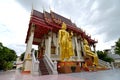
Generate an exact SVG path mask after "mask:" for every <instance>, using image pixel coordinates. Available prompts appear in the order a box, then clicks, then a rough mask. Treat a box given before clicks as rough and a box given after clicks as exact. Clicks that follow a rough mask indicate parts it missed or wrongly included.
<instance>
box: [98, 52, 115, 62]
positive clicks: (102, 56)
mask: <svg viewBox="0 0 120 80" xmlns="http://www.w3.org/2000/svg"><path fill="white" fill-rule="evenodd" d="M97 54H98V57H99V59H101V60H103V61H106V62H110V63H111V62H113V61H114V59H113V58H111V57H109V56H107V53H106V52H103V51H97Z"/></svg>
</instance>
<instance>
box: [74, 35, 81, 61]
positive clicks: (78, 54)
mask: <svg viewBox="0 0 120 80" xmlns="http://www.w3.org/2000/svg"><path fill="white" fill-rule="evenodd" d="M75 44H76V45H75V46H76V51H77V58H78V60H80V52H79V50H78V42H77V37H76V36H75Z"/></svg>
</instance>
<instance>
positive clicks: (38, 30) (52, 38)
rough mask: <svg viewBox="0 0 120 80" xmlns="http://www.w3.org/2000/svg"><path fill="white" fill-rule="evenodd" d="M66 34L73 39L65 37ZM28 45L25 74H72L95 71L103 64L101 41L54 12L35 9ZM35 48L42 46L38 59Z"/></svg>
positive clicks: (28, 34) (28, 33) (39, 49)
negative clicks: (33, 47) (99, 45)
mask: <svg viewBox="0 0 120 80" xmlns="http://www.w3.org/2000/svg"><path fill="white" fill-rule="evenodd" d="M63 29H64V30H63ZM60 30H61V31H60ZM62 31H63V32H62ZM71 32H72V33H71ZM65 34H66V36H70V38H69V39H68V38H67V37H63V36H65ZM60 37H63V38H61V39H60ZM63 39H64V40H63ZM62 40H63V41H62ZM67 40H68V41H67ZM69 40H70V41H69ZM59 41H60V42H59ZM64 41H65V42H66V43H65V44H64ZM25 42H26V44H27V46H26V52H25V56H24V66H23V67H24V72H31V73H32V74H40V75H44V74H59V73H71V72H81V71H90V70H94V68H95V67H96V66H98V65H99V62H98V57H97V54H96V51H95V50H96V49H95V48H96V46H95V44H96V43H97V42H98V41H95V40H93V39H91V36H89V35H87V34H86V33H85V32H84V31H83V30H82V29H81V28H79V27H77V26H76V25H75V24H74V23H73V22H72V21H71V20H70V19H68V18H65V17H63V16H61V15H59V14H57V13H55V12H53V11H50V12H47V11H43V12H39V11H37V10H32V12H31V17H30V22H29V28H28V31H27V36H26V41H25ZM68 42H69V43H68ZM70 42H71V43H70ZM60 44H61V45H60ZM32 45H37V46H38V52H37V56H36V57H35V54H34V50H32ZM85 45H86V46H85ZM69 46H70V47H69ZM91 48H93V49H94V51H93V52H94V53H93V52H92V51H91ZM70 50H72V51H70ZM70 53H71V54H70ZM68 54H69V55H68ZM61 55H62V56H61ZM66 55H67V57H66ZM70 55H71V56H70ZM93 65H94V67H93V68H89V66H93Z"/></svg>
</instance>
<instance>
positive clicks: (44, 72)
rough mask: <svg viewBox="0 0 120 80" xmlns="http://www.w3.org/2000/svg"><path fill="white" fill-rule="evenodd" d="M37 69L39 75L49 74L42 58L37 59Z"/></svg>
mask: <svg viewBox="0 0 120 80" xmlns="http://www.w3.org/2000/svg"><path fill="white" fill-rule="evenodd" d="M39 69H40V73H41V75H49V71H48V69H47V67H46V65H45V62H44V59H39Z"/></svg>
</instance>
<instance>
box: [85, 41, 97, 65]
mask: <svg viewBox="0 0 120 80" xmlns="http://www.w3.org/2000/svg"><path fill="white" fill-rule="evenodd" d="M84 51H85V54H86V55H88V56H91V57H93V65H95V66H97V65H98V56H97V54H95V53H93V52H92V51H91V49H90V47H89V44H88V41H87V40H86V39H84Z"/></svg>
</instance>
